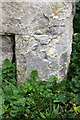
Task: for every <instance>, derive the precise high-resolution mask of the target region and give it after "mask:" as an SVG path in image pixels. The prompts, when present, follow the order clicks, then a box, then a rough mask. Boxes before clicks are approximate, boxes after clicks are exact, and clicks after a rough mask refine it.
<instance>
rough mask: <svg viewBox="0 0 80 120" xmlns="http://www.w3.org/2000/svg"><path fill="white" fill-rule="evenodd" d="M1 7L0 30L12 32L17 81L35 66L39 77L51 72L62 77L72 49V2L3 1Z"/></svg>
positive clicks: (44, 76) (7, 32)
mask: <svg viewBox="0 0 80 120" xmlns="http://www.w3.org/2000/svg"><path fill="white" fill-rule="evenodd" d="M1 8H2V29H1V30H0V32H1V33H2V34H5V33H6V34H15V45H16V46H15V52H16V61H17V71H18V72H17V73H18V80H19V81H21V80H23V78H26V77H28V76H29V73H30V72H31V71H32V70H35V69H36V70H38V72H39V80H49V77H50V76H51V75H58V81H61V80H62V79H65V78H66V75H67V69H68V66H69V62H70V54H71V49H72V33H73V29H72V27H73V25H72V20H73V19H72V18H73V17H72V3H65V2H62V3H58V2H53V3H52V2H47V3H45V2H44V3H43V2H36V3H35V2H33V3H28V2H3V3H2V5H1ZM6 42H7V41H6ZM11 53H12V52H11Z"/></svg>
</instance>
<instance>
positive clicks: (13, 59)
mask: <svg viewBox="0 0 80 120" xmlns="http://www.w3.org/2000/svg"><path fill="white" fill-rule="evenodd" d="M11 41H12V43H13V58H12V63H15V68H16V54H15V35H14V34H12V35H11ZM15 79H16V80H17V70H15Z"/></svg>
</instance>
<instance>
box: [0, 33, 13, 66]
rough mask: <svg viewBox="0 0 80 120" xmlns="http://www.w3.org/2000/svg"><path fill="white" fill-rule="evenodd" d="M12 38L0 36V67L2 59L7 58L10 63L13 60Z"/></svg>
mask: <svg viewBox="0 0 80 120" xmlns="http://www.w3.org/2000/svg"><path fill="white" fill-rule="evenodd" d="M13 43H14V40H13V37H12V36H10V35H1V36H0V54H1V55H0V57H1V58H0V65H1V64H2V63H3V61H4V59H6V58H9V59H10V61H12V59H13Z"/></svg>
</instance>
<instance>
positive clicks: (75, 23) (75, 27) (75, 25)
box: [74, 1, 80, 33]
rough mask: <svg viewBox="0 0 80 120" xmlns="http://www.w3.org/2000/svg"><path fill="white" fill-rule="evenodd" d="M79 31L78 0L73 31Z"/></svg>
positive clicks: (79, 7)
mask: <svg viewBox="0 0 80 120" xmlns="http://www.w3.org/2000/svg"><path fill="white" fill-rule="evenodd" d="M79 32H80V1H79V2H76V14H75V17H74V33H79Z"/></svg>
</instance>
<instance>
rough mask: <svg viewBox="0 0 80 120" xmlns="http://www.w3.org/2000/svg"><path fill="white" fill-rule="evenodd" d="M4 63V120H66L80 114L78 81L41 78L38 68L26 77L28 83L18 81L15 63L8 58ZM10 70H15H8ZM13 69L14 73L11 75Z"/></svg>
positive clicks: (53, 77) (54, 77)
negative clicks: (39, 77)
mask: <svg viewBox="0 0 80 120" xmlns="http://www.w3.org/2000/svg"><path fill="white" fill-rule="evenodd" d="M4 63H5V64H4V65H3V66H5V67H3V69H2V71H3V74H6V75H5V77H3V80H2V81H3V82H2V89H3V91H2V92H3V103H2V111H3V112H2V119H3V120H5V119H10V120H14V119H15V120H35V119H37V120H42V119H44V120H48V119H50V120H51V119H52V120H54V119H60V120H62V119H64V118H66V119H67V117H68V118H75V117H77V116H78V117H79V114H80V111H79V109H80V106H79V104H80V101H79V94H78V93H79V89H78V88H79V86H78V84H76V82H75V81H74V80H72V81H70V82H68V83H67V81H65V80H64V81H61V82H60V83H57V78H56V76H52V77H51V78H50V80H49V81H38V72H37V71H36V70H34V71H32V72H31V74H30V79H28V78H27V79H26V81H25V82H26V84H25V85H22V84H20V83H17V84H15V83H16V82H13V81H14V79H15V76H13V74H14V72H13V74H12V72H11V71H12V69H10V68H11V67H12V66H13V65H12V64H11V63H10V61H9V60H8V59H7V63H6V61H5V62H4ZM12 68H13V70H14V67H12ZM7 69H9V70H11V71H8V72H4V70H7ZM9 72H11V74H12V75H8V73H9ZM10 79H13V80H10ZM73 84H74V86H73ZM76 85H77V86H76ZM74 87H76V90H75V89H74ZM74 104H75V106H74ZM70 115H71V116H70Z"/></svg>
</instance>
